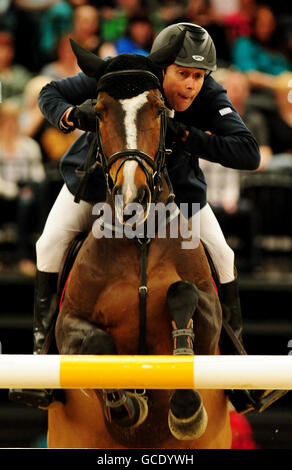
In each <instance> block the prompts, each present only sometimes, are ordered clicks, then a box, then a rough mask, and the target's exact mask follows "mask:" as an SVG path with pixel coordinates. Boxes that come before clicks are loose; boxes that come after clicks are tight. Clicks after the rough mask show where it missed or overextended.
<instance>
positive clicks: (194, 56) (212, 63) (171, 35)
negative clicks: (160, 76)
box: [150, 23, 217, 72]
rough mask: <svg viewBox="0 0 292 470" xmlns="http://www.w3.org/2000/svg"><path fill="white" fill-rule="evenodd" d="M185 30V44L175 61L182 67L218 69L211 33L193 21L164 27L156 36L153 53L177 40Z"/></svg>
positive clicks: (211, 70)
mask: <svg viewBox="0 0 292 470" xmlns="http://www.w3.org/2000/svg"><path fill="white" fill-rule="evenodd" d="M182 31H185V36H184V40H183V45H182V47H181V49H180V51H179V53H178V54H177V55H176V59H175V60H174V63H175V64H176V65H181V66H182V67H194V68H198V69H204V70H209V71H210V72H213V71H214V70H216V68H217V65H216V49H215V46H214V43H213V40H212V38H211V36H210V35H209V33H208V32H207V31H206V30H205V29H204V28H202V27H201V26H198V25H196V24H193V23H176V24H172V25H170V26H167V27H166V28H164V29H163V30H162V31H161V32H160V33H159V34H158V35H157V37H156V38H155V40H154V42H153V45H152V49H151V53H150V55H151V54H153V53H155V52H157V51H159V49H161V48H164V47H166V46H171V44H172V43H175V42H176V39H177V37H178V36H179V35H180V34H181V32H182Z"/></svg>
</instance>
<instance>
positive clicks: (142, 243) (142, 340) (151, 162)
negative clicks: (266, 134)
mask: <svg viewBox="0 0 292 470" xmlns="http://www.w3.org/2000/svg"><path fill="white" fill-rule="evenodd" d="M127 75H129V76H133V75H137V76H141V75H144V76H147V77H151V79H152V80H153V82H154V83H155V84H156V85H157V88H158V89H160V90H161V84H160V81H159V79H158V78H157V77H156V75H154V74H153V73H152V72H150V71H147V70H140V69H131V70H123V71H117V72H110V73H107V74H105V75H103V76H102V77H101V78H100V80H99V81H98V83H97V91H101V90H103V89H104V85H105V82H106V81H107V80H108V79H110V78H112V77H118V76H127ZM166 129H167V115H166V108H163V110H162V113H161V125H160V139H159V146H158V150H157V153H156V155H155V157H154V159H153V158H152V157H151V156H150V155H148V154H147V153H145V152H142V151H141V150H139V149H123V150H120V151H119V152H115V153H113V154H112V155H110V156H106V155H105V153H104V150H103V146H102V139H101V134H100V129H99V123H98V119H97V118H96V139H93V141H92V143H91V147H92V148H90V150H89V156H90V155H91V154H92V149H93V148H94V145H95V143H96V145H97V149H96V160H95V162H94V163H93V164H92V165H90V161H91V160H90V158H89V159H88V164H87V165H85V166H86V168H85V170H83V171H80V170H79V174H80V175H81V176H82V177H83V184H86V180H87V178H88V176H89V175H90V174H91V173H92V172H93V171H94V170H95V168H96V166H101V168H102V170H103V173H104V177H105V181H106V186H107V191H108V193H109V195H110V196H111V197H113V188H114V187H115V184H116V182H117V175H118V173H119V171H120V170H121V168H122V167H123V165H124V164H125V163H126V162H128V161H135V162H137V163H138V165H139V166H140V168H141V169H142V170H143V172H144V173H145V175H146V180H147V184H148V187H149V190H150V193H151V199H152V201H153V202H154V203H156V202H157V200H158V197H159V195H160V194H161V193H162V190H163V188H162V177H164V179H165V181H166V184H167V186H168V197H167V200H166V202H165V204H166V205H167V204H168V203H170V202H173V200H174V198H175V195H174V193H173V188H172V184H171V181H170V178H169V176H168V172H167V168H166V156H167V155H168V154H170V153H171V150H168V149H166V148H165V136H166ZM119 159H122V161H121V163H120V164H119V166H118V169H117V172H116V175H115V181H112V179H111V177H110V169H111V167H112V165H113V164H114V163H115V162H116V161H117V160H119ZM147 166H149V167H150V168H151V170H152V173H151V172H150V171H149V168H148V167H147ZM81 191H82V184H81V186H80V188H79V191H78V194H77V196H75V201H76V202H79V200H80V197H81V196H80V194H81ZM177 215H178V213H177V211H176V210H175V211H174V212H173V214H172V216H171V217H177ZM171 217H169V219H168V222H170V220H171ZM101 219H102V218H101ZM101 223H104V222H103V221H102V220H101ZM112 228H114V227H112ZM150 241H151V240H150V239H147V238H142V239H141V238H137V239H136V243H137V245H138V246H139V249H140V253H141V279H140V286H139V346H138V354H146V353H147V348H146V301H147V292H148V289H147V279H146V270H147V254H148V249H149V245H150Z"/></svg>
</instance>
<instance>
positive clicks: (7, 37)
mask: <svg viewBox="0 0 292 470" xmlns="http://www.w3.org/2000/svg"><path fill="white" fill-rule="evenodd" d="M14 52H15V50H14V40H13V37H12V35H11V33H9V32H8V31H0V82H1V87H2V100H3V101H4V100H6V99H8V98H12V97H17V98H18V99H19V100H21V96H22V93H23V89H24V87H25V85H26V83H27V82H28V80H29V79H30V78H31V74H30V73H29V71H28V70H26V68H25V67H23V66H21V65H18V64H14V63H13V60H14Z"/></svg>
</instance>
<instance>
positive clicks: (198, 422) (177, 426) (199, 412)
mask: <svg viewBox="0 0 292 470" xmlns="http://www.w3.org/2000/svg"><path fill="white" fill-rule="evenodd" d="M176 393H177V392H176ZM193 393H194V395H195V396H196V397H198V398H199V399H200V400H199V402H198V403H196V405H198V406H197V407H196V409H195V411H194V409H192V410H190V412H192V415H191V416H186V417H178V414H180V413H177V415H175V414H174V409H175V410H176V412H177V411H178V409H179V407H177V406H176V407H170V410H169V413H168V426H169V430H170V432H171V434H172V435H173V436H174V437H175V438H176V439H178V440H180V441H186V440H192V439H198V438H199V437H201V436H202V435H203V434H204V432H205V431H206V428H207V424H208V415H207V413H206V410H205V408H204V405H203V403H202V400H201V397H200V395H199V393H198V392H195V391H193ZM174 395H175V394H174ZM176 405H177V403H176ZM183 412H185V410H183Z"/></svg>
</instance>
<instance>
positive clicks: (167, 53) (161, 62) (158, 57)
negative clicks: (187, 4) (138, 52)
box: [148, 29, 186, 67]
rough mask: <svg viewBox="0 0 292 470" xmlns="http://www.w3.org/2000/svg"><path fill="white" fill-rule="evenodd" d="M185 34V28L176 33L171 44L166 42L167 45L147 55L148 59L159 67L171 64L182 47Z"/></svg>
mask: <svg viewBox="0 0 292 470" xmlns="http://www.w3.org/2000/svg"><path fill="white" fill-rule="evenodd" d="M185 35H186V29H184V30H183V31H181V32H180V33H179V34H178V35H177V38H176V40H175V41H174V42H173V43H172V44H168V45H167V46H164V47H161V48H160V49H158V50H157V51H155V52H152V53H151V54H150V55H149V56H148V59H150V60H151V62H153V63H154V64H155V65H158V66H159V67H167V66H168V65H171V64H173V63H174V61H175V59H176V57H177V55H178V53H179V51H180V50H181V48H182V45H183V42H184V38H185Z"/></svg>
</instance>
